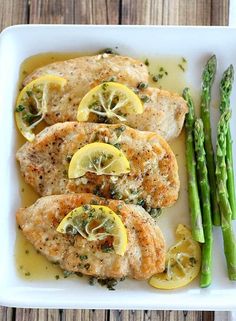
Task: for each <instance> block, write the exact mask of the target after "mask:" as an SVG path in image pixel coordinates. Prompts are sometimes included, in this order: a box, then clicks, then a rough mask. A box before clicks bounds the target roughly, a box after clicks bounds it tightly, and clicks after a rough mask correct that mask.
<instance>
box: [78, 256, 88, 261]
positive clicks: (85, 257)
mask: <svg viewBox="0 0 236 321" xmlns="http://www.w3.org/2000/svg"><path fill="white" fill-rule="evenodd" d="M79 258H80V260H81V261H84V260H87V259H88V256H87V255H80V256H79Z"/></svg>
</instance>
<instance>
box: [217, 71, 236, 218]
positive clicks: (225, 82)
mask: <svg viewBox="0 0 236 321" xmlns="http://www.w3.org/2000/svg"><path fill="white" fill-rule="evenodd" d="M233 81H234V68H233V66H232V65H230V66H229V68H228V69H226V71H225V72H224V74H223V77H222V80H221V82H220V112H221V114H222V113H223V112H224V111H226V110H229V108H230V94H231V91H232V84H233ZM226 167H227V190H228V195H229V203H230V207H231V211H232V219H236V198H235V184H234V166H233V153H232V138H231V131H230V127H229V129H228V132H227V136H226Z"/></svg>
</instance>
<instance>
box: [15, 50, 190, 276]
mask: <svg viewBox="0 0 236 321" xmlns="http://www.w3.org/2000/svg"><path fill="white" fill-rule="evenodd" d="M83 55H87V53H66V54H64V53H46V54H40V55H36V56H33V57H30V58H28V59H27V60H25V62H23V64H22V66H21V70H20V79H19V85H20V86H21V83H22V80H23V79H24V78H25V77H26V76H27V75H28V74H29V73H31V72H32V71H33V70H35V69H36V68H38V67H41V66H43V65H46V64H49V63H52V62H55V61H61V60H66V59H71V58H75V57H78V56H83ZM145 59H146V57H142V58H140V60H142V61H145ZM148 62H149V66H148V68H149V72H150V86H153V87H154V86H157V87H159V88H162V89H166V90H169V91H172V92H177V93H179V94H181V93H182V90H183V88H184V87H185V86H186V81H185V74H186V70H187V62H184V60H183V58H182V57H179V56H178V57H168V58H166V57H165V58H163V57H156V58H155V59H151V58H150V57H148ZM179 65H181V66H182V67H183V68H184V70H185V71H183V70H182V68H181V67H180V66H179ZM161 68H163V69H164V71H166V72H167V75H166V74H165V73H164V75H163V77H162V78H161V79H159V80H158V82H154V81H152V77H153V76H154V75H158V74H163V72H161V71H160V70H161ZM38 127H39V128H37V132H39V131H40V130H42V129H43V128H44V127H45V124H41V125H39V126H38ZM16 141H17V148H18V147H20V146H21V145H23V144H24V142H25V140H24V138H23V137H22V136H21V135H20V134H19V135H17V139H16ZM170 146H171V148H172V150H173V151H174V153H175V155H176V158H177V162H178V166H179V176H180V184H181V185H180V194H179V199H178V201H177V202H176V204H175V205H174V206H172V207H171V208H167V209H165V210H163V213H162V215H161V216H160V218H159V219H158V224H159V226H160V228H161V230H162V232H163V234H164V236H165V238H166V241H167V245H169V244H171V243H172V242H174V232H175V228H176V227H177V225H178V224H179V223H183V224H187V225H189V218H188V199H187V173H186V166H185V164H186V162H185V133H184V130H183V131H182V133H181V135H180V136H179V137H178V138H177V139H175V140H173V141H172V142H170ZM19 190H20V191H19V192H20V195H21V206H22V207H26V206H29V205H31V204H33V203H34V202H35V201H36V199H37V198H38V195H37V194H36V193H35V192H34V191H33V190H32V189H31V188H30V187H29V186H28V185H27V184H25V182H24V180H23V179H22V177H21V175H20V173H19ZM15 261H16V269H17V271H18V274H19V276H20V277H22V278H24V279H27V280H42V279H44V280H45V279H58V278H63V277H64V276H63V272H62V271H61V269H60V268H59V267H58V266H57V265H55V264H52V263H51V262H48V261H47V260H46V259H45V258H44V257H43V256H42V255H40V254H39V253H37V251H36V250H35V249H34V248H33V246H32V245H31V244H30V243H29V242H28V241H27V240H26V239H25V237H24V236H23V234H22V233H21V231H20V230H19V229H17V236H16V245H15Z"/></svg>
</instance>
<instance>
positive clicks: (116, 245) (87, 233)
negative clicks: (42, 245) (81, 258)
mask: <svg viewBox="0 0 236 321" xmlns="http://www.w3.org/2000/svg"><path fill="white" fill-rule="evenodd" d="M57 232H60V233H63V234H70V235H76V234H80V235H81V236H82V237H84V238H86V239H87V240H88V241H101V242H100V246H101V250H102V251H103V252H112V251H113V250H114V251H115V253H116V254H119V255H124V253H125V251H126V247H127V232H126V228H125V226H124V224H123V222H122V220H121V219H120V217H119V216H118V215H117V214H116V213H115V212H113V211H112V210H111V209H110V208H109V207H107V206H101V205H84V206H80V207H77V208H75V209H74V210H73V211H71V212H70V213H69V214H67V215H66V216H65V217H64V219H63V220H62V221H61V223H60V224H59V226H58V227H57Z"/></svg>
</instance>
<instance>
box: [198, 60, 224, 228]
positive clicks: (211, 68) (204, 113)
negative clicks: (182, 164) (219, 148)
mask: <svg viewBox="0 0 236 321" xmlns="http://www.w3.org/2000/svg"><path fill="white" fill-rule="evenodd" d="M216 64H217V62H216V56H215V55H213V56H212V57H211V58H210V59H209V60H208V61H207V63H206V66H205V68H204V70H203V73H202V93H201V118H202V121H203V125H204V134H205V150H206V159H207V169H208V176H209V183H210V193H211V206H212V216H213V217H212V220H213V224H214V225H220V214H219V208H218V202H217V193H216V180H215V161H214V152H213V147H212V140H211V123H210V101H211V88H212V84H213V81H214V78H215V73H216Z"/></svg>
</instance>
